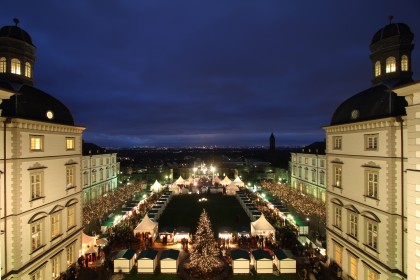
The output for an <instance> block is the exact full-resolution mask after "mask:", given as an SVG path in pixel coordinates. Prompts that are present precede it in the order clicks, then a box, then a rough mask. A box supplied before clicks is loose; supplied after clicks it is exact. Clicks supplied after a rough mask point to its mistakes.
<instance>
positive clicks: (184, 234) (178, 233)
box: [174, 227, 190, 242]
mask: <svg viewBox="0 0 420 280" xmlns="http://www.w3.org/2000/svg"><path fill="white" fill-rule="evenodd" d="M184 238H185V239H186V240H190V228H189V227H178V228H177V229H176V230H175V236H174V242H181V240H182V239H184Z"/></svg>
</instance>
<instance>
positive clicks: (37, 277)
mask: <svg viewBox="0 0 420 280" xmlns="http://www.w3.org/2000/svg"><path fill="white" fill-rule="evenodd" d="M42 276H43V275H42V269H38V270H37V271H35V272H34V273H32V274H31V276H30V277H31V280H42V279H43V277H42Z"/></svg>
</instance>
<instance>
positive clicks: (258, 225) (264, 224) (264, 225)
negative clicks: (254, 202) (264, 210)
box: [251, 214, 275, 230]
mask: <svg viewBox="0 0 420 280" xmlns="http://www.w3.org/2000/svg"><path fill="white" fill-rule="evenodd" d="M251 226H252V227H254V229H255V230H275V229H274V227H273V226H272V225H271V224H270V223H269V222H268V221H267V219H266V218H265V216H264V214H261V216H260V217H259V219H258V220H256V221H255V222H251Z"/></svg>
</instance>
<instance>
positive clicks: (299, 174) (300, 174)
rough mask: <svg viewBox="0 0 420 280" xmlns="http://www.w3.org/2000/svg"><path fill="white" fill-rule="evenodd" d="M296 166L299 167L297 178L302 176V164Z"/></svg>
mask: <svg viewBox="0 0 420 280" xmlns="http://www.w3.org/2000/svg"><path fill="white" fill-rule="evenodd" d="M298 168H299V173H298V176H299V178H302V166H299V167H298Z"/></svg>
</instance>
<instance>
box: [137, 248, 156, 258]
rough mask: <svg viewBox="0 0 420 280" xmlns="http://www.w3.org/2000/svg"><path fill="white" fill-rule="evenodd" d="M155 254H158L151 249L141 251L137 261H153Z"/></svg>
mask: <svg viewBox="0 0 420 280" xmlns="http://www.w3.org/2000/svg"><path fill="white" fill-rule="evenodd" d="M157 254H158V251H156V250H153V249H147V250H143V251H141V253H140V255H139V257H138V259H151V260H153V259H154V258H156V255H157Z"/></svg>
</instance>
